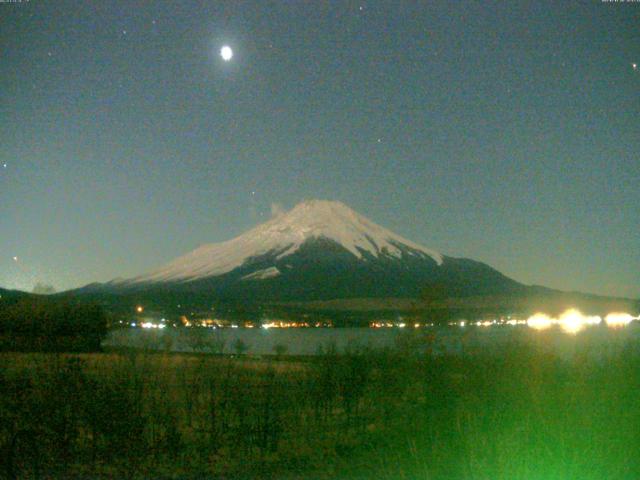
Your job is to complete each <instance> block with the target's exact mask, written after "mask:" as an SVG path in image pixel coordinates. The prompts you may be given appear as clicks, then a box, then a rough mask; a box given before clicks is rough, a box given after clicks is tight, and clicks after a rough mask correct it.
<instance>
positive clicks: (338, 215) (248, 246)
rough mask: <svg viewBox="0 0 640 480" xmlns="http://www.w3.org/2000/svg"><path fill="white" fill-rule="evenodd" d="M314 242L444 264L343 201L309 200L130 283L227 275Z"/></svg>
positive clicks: (357, 255) (265, 275)
mask: <svg viewBox="0 0 640 480" xmlns="http://www.w3.org/2000/svg"><path fill="white" fill-rule="evenodd" d="M311 240H329V241H331V242H334V243H335V244H337V245H339V246H340V247H342V248H344V249H345V250H347V251H348V252H350V253H351V254H352V255H353V256H354V257H355V258H356V259H363V257H364V256H369V255H370V256H372V257H374V258H381V257H384V258H396V259H402V258H403V256H405V255H410V256H412V257H418V258H424V259H430V260H432V261H433V262H435V263H436V264H437V265H441V264H442V263H443V257H442V255H440V254H439V253H437V252H434V251H433V250H430V249H428V248H425V247H423V246H421V245H418V244H417V243H414V242H412V241H410V240H407V239H405V238H402V237H401V236H399V235H397V234H395V233H393V232H391V231H390V230H387V229H386V228H384V227H381V226H380V225H377V224H375V223H374V222H372V221H371V220H369V219H367V218H365V217H363V216H362V215H359V214H358V213H356V212H355V211H354V210H352V209H351V208H349V207H348V206H346V205H345V204H343V203H341V202H336V201H326V200H309V201H305V202H302V203H299V204H298V205H296V206H295V207H294V208H293V209H291V210H290V211H288V212H286V213H281V214H279V215H277V216H275V217H274V218H272V219H271V220H269V221H267V222H265V223H263V224H261V225H258V226H257V227H255V228H253V229H251V230H249V231H248V232H246V233H244V234H242V235H240V236H238V237H236V238H234V239H231V240H228V241H226V242H222V243H214V244H208V245H202V246H200V247H198V248H196V249H195V250H193V251H192V252H190V253H188V254H186V255H184V256H181V257H179V258H177V259H175V260H174V261H172V262H171V263H169V264H167V265H165V266H164V267H162V268H160V269H158V270H156V271H153V272H151V273H149V274H146V275H142V276H139V277H137V278H135V279H133V280H132V283H149V282H151V283H155V282H190V281H194V280H199V279H204V278H209V277H214V276H218V275H223V274H226V273H228V272H231V271H233V270H235V269H236V268H238V267H241V266H242V265H244V264H246V263H247V261H249V260H251V259H255V258H258V257H261V256H264V255H273V256H275V259H276V260H282V259H284V258H285V257H287V256H289V255H292V254H294V253H295V252H297V251H299V250H300V248H301V247H302V246H303V245H304V244H305V243H307V242H308V241H311ZM278 274H279V270H277V269H276V268H275V267H269V268H268V269H267V271H266V273H264V272H263V273H260V272H256V273H255V274H249V275H247V276H245V278H248V279H261V278H271V277H274V276H277V275H278Z"/></svg>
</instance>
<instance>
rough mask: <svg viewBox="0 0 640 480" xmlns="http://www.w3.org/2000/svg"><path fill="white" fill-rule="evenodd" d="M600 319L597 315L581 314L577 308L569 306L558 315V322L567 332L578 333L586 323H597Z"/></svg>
mask: <svg viewBox="0 0 640 480" xmlns="http://www.w3.org/2000/svg"><path fill="white" fill-rule="evenodd" d="M601 321H602V319H601V318H600V317H598V316H591V317H590V316H587V315H583V314H582V313H581V312H580V311H579V310H576V309H575V308H571V309H569V310H567V311H566V312H564V313H563V314H562V315H560V318H559V319H558V322H559V323H560V326H561V327H562V329H563V330H564V331H565V332H567V333H578V332H579V331H580V330H582V329H583V328H584V327H586V326H587V325H597V324H599V323H600V322H601Z"/></svg>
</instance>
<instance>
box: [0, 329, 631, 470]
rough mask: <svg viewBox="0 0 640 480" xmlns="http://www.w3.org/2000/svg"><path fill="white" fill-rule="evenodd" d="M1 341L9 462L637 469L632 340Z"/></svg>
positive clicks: (62, 466) (94, 466)
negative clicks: (5, 347)
mask: <svg viewBox="0 0 640 480" xmlns="http://www.w3.org/2000/svg"><path fill="white" fill-rule="evenodd" d="M544 345H545V342H544V336H541V337H540V340H539V341H538V342H534V343H529V344H520V343H518V344H513V345H509V346H508V347H506V348H505V349H504V350H503V351H501V352H499V354H497V353H492V354H482V353H475V354H473V355H467V356H464V357H461V356H456V357H446V356H441V357H435V358H434V357H428V356H424V355H417V354H415V352H413V351H412V350H410V349H407V348H401V347H398V348H396V349H394V350H388V351H378V352H370V351H351V352H347V353H340V354H338V353H336V352H335V351H332V350H331V349H328V351H326V352H324V354H322V355H320V356H317V357H313V358H309V359H306V360H303V359H291V358H288V359H287V358H275V357H272V358H266V359H265V358H263V359H252V358H251V357H244V358H243V357H240V358H239V357H236V358H231V357H216V356H208V355H183V354H162V353H156V354H153V353H136V352H129V353H106V354H82V355H64V354H12V353H5V354H0V452H1V455H2V458H1V460H2V461H1V462H0V464H1V465H2V467H1V468H0V476H2V478H185V479H187V478H193V479H195V478H229V479H231V478H233V479H237V478H283V479H302V478H305V479H306V478H309V479H324V478H326V479H329V478H339V479H369V478H372V479H373V478H375V479H424V480H427V479H429V480H432V479H438V480H439V479H443V480H444V479H505V480H506V479H509V480H514V479H522V480H535V479H545V480H546V479H558V480H565V479H604V478H607V479H635V478H640V458H639V456H638V453H637V452H638V448H639V447H640V395H639V392H640V389H639V387H640V354H639V350H638V348H637V346H635V345H633V344H629V343H627V344H625V343H620V344H619V345H618V347H617V348H615V349H610V350H609V351H607V352H605V353H603V354H601V355H598V356H597V357H594V356H592V355H589V354H588V353H589V352H588V348H589V347H588V346H585V347H584V350H583V351H582V352H581V351H580V349H578V350H577V352H576V354H575V355H574V356H573V357H572V358H571V359H567V358H559V357H556V356H555V355H554V354H553V353H551V352H550V351H549V350H548V349H546V348H544Z"/></svg>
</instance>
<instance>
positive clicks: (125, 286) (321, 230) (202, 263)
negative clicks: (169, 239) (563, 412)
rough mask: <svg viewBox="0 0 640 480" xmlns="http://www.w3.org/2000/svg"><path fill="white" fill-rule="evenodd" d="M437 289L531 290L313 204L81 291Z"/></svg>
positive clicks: (334, 294) (257, 298)
mask: <svg viewBox="0 0 640 480" xmlns="http://www.w3.org/2000/svg"><path fill="white" fill-rule="evenodd" d="M435 286H437V288H438V289H445V290H446V291H447V294H448V295H453V296H456V297H464V296H471V295H491V294H504V293H511V292H517V291H521V290H522V289H524V288H526V287H525V286H524V285H522V284H520V283H518V282H516V281H515V280H512V279H510V278H508V277H506V276H504V275H503V274H501V273H500V272H498V271H497V270H495V269H493V268H491V267H489V266H488V265H486V264H483V263H481V262H477V261H474V260H469V259H461V258H453V257H448V256H445V255H442V254H440V253H438V252H436V251H434V250H432V249H430V248H426V247H423V246H422V245H419V244H417V243H414V242H412V241H410V240H407V239H405V238H403V237H401V236H400V235H397V234H396V233H394V232H392V231H390V230H388V229H386V228H384V227H382V226H380V225H377V224H375V223H374V222H372V221H371V220H369V219H367V218H365V217H364V216H362V215H360V214H358V213H356V212H355V211H354V210H352V209H351V208H349V207H348V206H346V205H345V204H343V203H341V202H336V201H324V200H311V201H305V202H302V203H300V204H298V205H296V206H295V207H294V208H293V209H292V210H290V211H288V212H286V213H282V214H280V215H278V216H276V217H275V218H272V219H271V220H269V221H267V222H266V223H263V224H261V225H258V226H257V227H255V228H253V229H251V230H249V231H247V232H246V233H244V234H242V235H240V236H238V237H236V238H234V239H231V240H228V241H225V242H222V243H213V244H208V245H203V246H200V247H198V248H196V249H195V250H193V251H192V252H189V253H187V254H186V255H183V256H181V257H179V258H177V259H175V260H173V261H171V262H169V263H168V264H166V265H164V266H162V267H160V268H158V269H156V270H153V271H151V272H149V273H145V274H142V275H139V276H137V277H134V278H130V279H126V280H114V281H111V282H108V283H105V284H91V285H88V286H87V287H84V288H83V289H81V290H82V291H84V292H93V293H97V292H102V293H108V294H114V295H117V294H131V295H133V294H135V295H136V296H138V297H140V296H144V297H149V296H154V297H155V296H157V295H164V296H165V297H170V298H171V302H174V303H175V302H176V301H177V302H180V301H182V299H186V298H189V299H191V300H192V299H193V298H194V296H195V297H197V298H198V299H199V300H201V301H202V303H211V302H214V301H233V302H283V301H310V300H316V301H317V300H335V299H353V298H369V299H372V298H420V297H421V295H423V292H424V291H425V289H428V288H430V287H435ZM186 301H187V300H185V302H186Z"/></svg>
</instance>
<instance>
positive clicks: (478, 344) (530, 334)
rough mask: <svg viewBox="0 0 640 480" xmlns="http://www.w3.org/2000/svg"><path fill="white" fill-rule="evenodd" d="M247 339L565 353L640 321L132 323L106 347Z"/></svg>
mask: <svg viewBox="0 0 640 480" xmlns="http://www.w3.org/2000/svg"><path fill="white" fill-rule="evenodd" d="M238 340H240V341H242V343H243V344H244V345H246V353H248V354H250V355H270V354H274V353H275V352H276V349H277V347H278V346H281V347H282V348H284V349H285V350H286V353H287V354H289V355H315V354H317V353H318V352H319V351H320V350H321V349H326V348H328V347H330V346H333V347H335V348H336V350H337V351H339V352H343V351H345V350H347V349H350V348H363V347H366V348H371V349H383V348H404V349H407V350H412V351H418V352H420V351H424V352H426V351H431V352H434V353H436V354H438V353H452V354H473V353H474V352H478V351H484V352H486V351H497V350H499V349H504V348H507V347H508V346H509V345H511V344H514V343H523V342H524V343H530V344H534V345H537V346H538V347H541V348H544V349H548V350H550V351H553V352H555V353H558V354H560V355H563V356H565V355H569V356H571V355H574V354H576V353H579V354H588V355H596V356H597V355H601V354H606V353H607V352H610V351H611V350H612V349H618V348H621V347H623V346H625V345H631V346H633V347H634V348H635V347H637V346H640V325H639V324H638V322H633V323H632V324H630V325H627V326H626V327H624V328H621V329H617V330H613V329H610V328H607V327H606V326H604V325H599V326H592V327H588V328H586V329H585V330H583V331H581V332H579V333H577V334H568V333H565V332H563V331H561V330H559V329H557V328H552V329H549V330H545V331H536V330H533V329H530V328H528V327H526V326H508V325H497V326H491V327H475V326H474V327H430V328H429V327H423V328H419V329H412V328H408V327H407V328H381V329H372V328H270V329H263V328H253V329H243V328H237V329H232V328H226V329H207V328H197V327H195V328H194V327H192V328H170V327H167V328H165V329H164V330H148V329H142V328H127V329H121V330H115V331H112V332H110V333H109V335H108V337H107V339H106V340H105V342H104V345H105V346H107V347H132V348H142V349H149V350H163V349H170V350H171V351H175V352H193V351H203V352H211V353H221V352H222V353H234V352H235V349H234V345H235V344H236V343H237V342H238Z"/></svg>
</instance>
